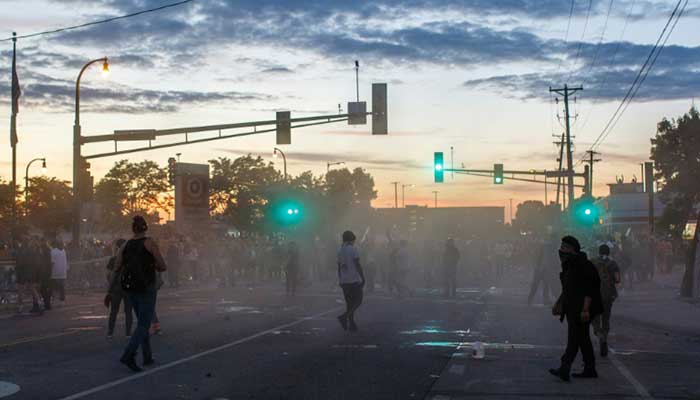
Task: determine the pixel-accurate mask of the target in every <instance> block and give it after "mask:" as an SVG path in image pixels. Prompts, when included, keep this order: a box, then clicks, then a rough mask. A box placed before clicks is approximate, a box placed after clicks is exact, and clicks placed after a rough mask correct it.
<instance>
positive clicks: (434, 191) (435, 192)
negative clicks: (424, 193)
mask: <svg viewBox="0 0 700 400" xmlns="http://www.w3.org/2000/svg"><path fill="white" fill-rule="evenodd" d="M438 193H440V192H438V191H437V190H433V194H434V195H435V208H437V195H438Z"/></svg>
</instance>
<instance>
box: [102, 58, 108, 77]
mask: <svg viewBox="0 0 700 400" xmlns="http://www.w3.org/2000/svg"><path fill="white" fill-rule="evenodd" d="M102 77H103V78H109V61H107V57H105V61H104V63H102Z"/></svg>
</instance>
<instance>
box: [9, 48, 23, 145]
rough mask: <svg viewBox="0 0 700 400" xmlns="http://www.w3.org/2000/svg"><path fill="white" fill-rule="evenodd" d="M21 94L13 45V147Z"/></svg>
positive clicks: (15, 141)
mask: <svg viewBox="0 0 700 400" xmlns="http://www.w3.org/2000/svg"><path fill="white" fill-rule="evenodd" d="M21 95H22V89H20V87H19V78H18V77H17V50H16V48H15V45H13V47H12V126H11V129H10V143H11V144H12V146H13V147H14V146H15V145H16V144H17V121H16V118H17V113H18V112H19V96H21Z"/></svg>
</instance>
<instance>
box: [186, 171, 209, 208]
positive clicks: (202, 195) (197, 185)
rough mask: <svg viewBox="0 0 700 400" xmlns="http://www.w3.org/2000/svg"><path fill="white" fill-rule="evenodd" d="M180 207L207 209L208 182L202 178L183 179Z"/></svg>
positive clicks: (190, 177) (189, 177)
mask: <svg viewBox="0 0 700 400" xmlns="http://www.w3.org/2000/svg"><path fill="white" fill-rule="evenodd" d="M182 183H183V189H185V190H183V196H182V205H184V206H186V207H209V180H208V179H207V177H203V176H185V177H183V182H182Z"/></svg>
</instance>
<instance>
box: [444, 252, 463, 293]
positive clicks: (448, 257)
mask: <svg viewBox="0 0 700 400" xmlns="http://www.w3.org/2000/svg"><path fill="white" fill-rule="evenodd" d="M459 258H460V254H459V250H458V249H457V247H456V246H455V241H454V239H452V238H450V239H447V242H446V243H445V252H444V253H443V255H442V267H443V269H444V270H443V273H444V276H443V278H444V285H445V296H446V297H452V298H454V297H457V264H458V263H459Z"/></svg>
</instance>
